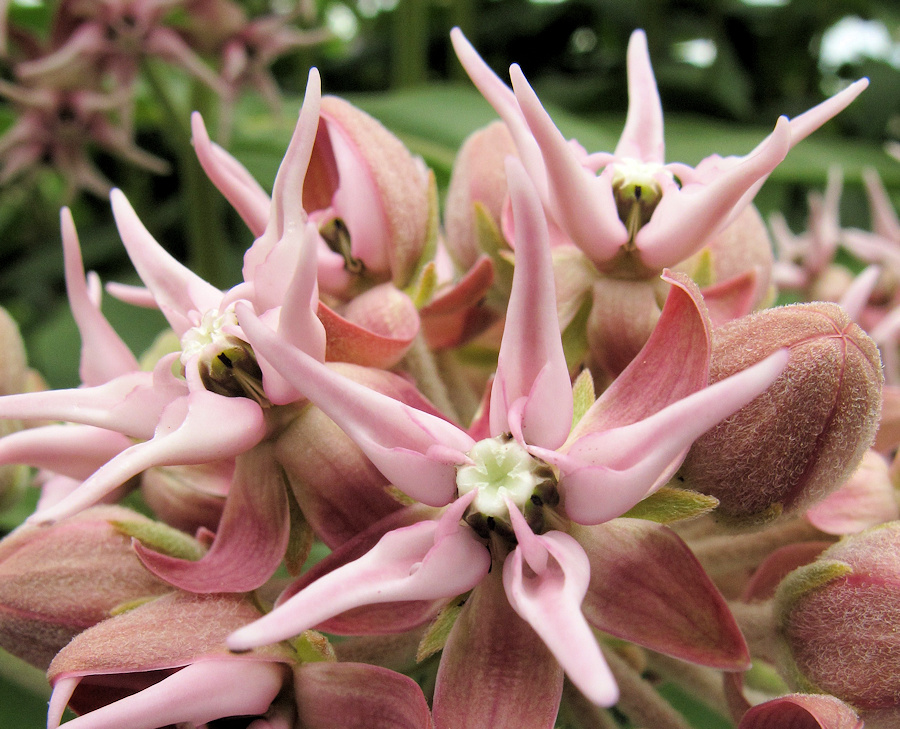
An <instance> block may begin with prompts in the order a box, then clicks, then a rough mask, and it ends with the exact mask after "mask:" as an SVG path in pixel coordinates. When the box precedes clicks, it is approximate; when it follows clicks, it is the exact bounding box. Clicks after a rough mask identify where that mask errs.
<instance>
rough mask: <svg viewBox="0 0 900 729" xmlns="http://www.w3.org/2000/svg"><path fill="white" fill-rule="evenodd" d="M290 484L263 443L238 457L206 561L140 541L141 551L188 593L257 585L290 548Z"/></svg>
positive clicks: (157, 570)
mask: <svg viewBox="0 0 900 729" xmlns="http://www.w3.org/2000/svg"><path fill="white" fill-rule="evenodd" d="M286 486H287V484H285V482H284V477H283V476H282V473H281V467H280V466H279V465H278V463H276V461H275V459H274V456H273V453H272V447H271V446H265V445H260V446H257V447H256V448H255V449H254V450H251V451H249V452H247V453H244V454H242V455H241V456H238V458H237V463H236V469H235V474H234V478H233V480H232V482H231V488H230V490H229V491H228V496H227V497H226V500H225V510H224V512H223V513H222V519H221V521H220V522H219V526H218V528H217V529H216V538H215V541H213V544H212V547H211V548H210V550H209V551H208V552H207V553H206V554H205V555H204V556H203V557H202V558H201V559H200V560H198V561H196V562H192V561H190V560H186V559H176V558H175V557H170V556H168V555H164V554H160V553H158V552H154V551H152V550H150V549H148V548H147V547H145V546H144V545H143V544H141V543H140V542H136V543H135V545H134V548H135V551H136V552H137V554H138V557H140V558H141V561H142V562H143V563H144V566H145V567H146V568H147V569H148V570H150V572H152V573H153V574H154V575H156V576H157V577H159V578H160V579H162V580H164V581H166V582H168V583H169V584H170V585H174V586H175V587H178V588H179V589H182V590H186V591H188V592H193V593H210V592H250V591H251V590H255V589H256V588H258V587H260V586H261V585H262V584H263V583H264V582H265V581H266V580H268V579H269V578H270V577H271V576H272V574H273V573H274V572H275V570H276V569H277V568H278V565H279V564H281V560H282V558H283V557H284V554H285V551H286V550H287V545H288V537H289V536H290V526H291V524H290V513H289V510H288V500H287V493H286V491H285V488H286Z"/></svg>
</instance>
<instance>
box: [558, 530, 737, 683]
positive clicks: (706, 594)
mask: <svg viewBox="0 0 900 729" xmlns="http://www.w3.org/2000/svg"><path fill="white" fill-rule="evenodd" d="M572 536H573V537H575V539H577V540H578V543H579V544H580V545H581V546H582V548H583V549H584V551H585V553H586V554H587V558H588V560H589V561H590V584H589V586H588V588H587V596H586V597H585V600H584V604H583V606H582V607H583V610H584V614H585V616H586V617H587V620H588V621H589V622H590V623H591V625H593V626H595V627H597V628H599V629H600V630H602V631H604V632H607V633H610V634H612V635H614V636H616V637H618V638H622V639H624V640H628V641H631V642H633V643H637V644H638V645H642V646H644V647H646V648H649V649H651V650H654V651H659V652H660V653H665V654H666V655H670V656H675V657H676V658H681V659H683V660H685V661H690V662H692V663H699V664H701V665H706V666H712V667H714V668H720V669H724V670H739V669H746V668H747V666H748V664H749V660H750V658H749V655H748V653H747V646H746V644H745V643H744V639H743V637H742V636H741V631H740V630H739V629H738V627H737V624H736V623H735V621H734V618H733V617H732V616H731V613H730V612H729V610H728V606H727V604H726V602H725V600H724V598H723V597H722V595H721V594H720V593H719V591H718V590H717V589H716V588H715V586H714V585H713V583H712V581H711V580H710V579H709V577H708V576H707V574H706V573H705V572H704V571H703V568H702V567H701V566H700V563H699V562H698V561H697V559H696V557H694V555H693V553H692V552H691V550H690V549H689V548H688V547H687V545H686V544H685V543H684V542H683V541H682V540H681V539H680V538H679V537H678V536H677V535H676V534H675V533H674V532H673V531H672V530H671V529H669V528H668V527H665V526H663V525H661V524H654V523H653V522H649V521H644V520H641V519H615V520H613V521H610V522H607V523H606V524H601V525H599V526H592V527H575V528H574V529H573V530H572Z"/></svg>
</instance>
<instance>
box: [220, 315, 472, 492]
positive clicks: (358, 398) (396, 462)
mask: <svg viewBox="0 0 900 729" xmlns="http://www.w3.org/2000/svg"><path fill="white" fill-rule="evenodd" d="M237 314H238V319H239V321H240V323H241V327H242V329H243V330H244V332H245V333H246V334H247V337H248V339H249V340H250V343H251V344H252V345H253V348H254V351H257V352H259V354H260V356H262V357H264V358H266V359H267V360H268V361H269V362H270V363H271V364H272V366H273V367H274V368H275V369H277V370H278V371H279V372H281V374H282V375H283V376H284V377H285V379H287V381H288V382H290V383H291V384H292V385H294V387H296V388H297V389H298V390H299V391H301V392H303V393H304V394H305V395H306V396H307V397H309V399H310V400H311V401H312V402H313V403H315V404H316V405H317V406H318V407H319V408H320V409H321V410H322V411H323V412H324V413H325V414H326V415H328V417H330V418H331V419H332V420H334V422H335V423H337V424H338V425H339V426H340V428H341V429H342V430H343V431H344V432H345V433H347V435H349V436H350V437H351V438H352V439H353V440H354V442H355V443H356V444H357V445H358V446H359V447H360V448H361V449H362V450H363V452H364V453H365V454H366V455H367V456H368V457H369V458H370V459H371V460H372V462H373V463H374V464H375V466H376V467H377V468H378V470H379V471H381V472H382V473H383V474H384V475H385V476H386V477H387V478H388V480H389V481H390V482H391V483H393V484H394V485H395V486H396V487H397V488H399V489H400V490H401V491H403V492H404V493H406V494H408V495H409V496H411V497H412V498H414V499H416V500H418V501H421V502H423V503H425V504H428V505H430V506H444V505H445V504H448V503H450V501H451V500H452V499H453V498H454V496H455V495H456V464H457V463H461V462H463V461H464V459H465V456H464V455H463V454H465V453H466V452H468V451H469V450H471V448H472V446H473V445H475V441H473V440H472V439H471V438H470V437H469V436H468V435H467V434H466V433H465V432H464V431H462V430H460V429H459V428H457V427H456V426H455V425H453V424H452V423H449V422H447V421H446V420H442V419H441V418H438V417H436V416H434V415H430V414H428V413H425V412H422V411H421V410H417V409H415V408H411V407H409V406H408V405H405V404H403V403H401V402H398V401H397V400H394V399H393V398H390V397H387V396H386V395H382V394H381V393H378V392H375V391H374V390H370V389H369V388H367V387H364V386H363V385H359V384H357V383H355V382H353V381H351V380H349V379H347V378H345V377H342V376H341V375H339V374H337V373H335V372H332V371H331V370H330V369H328V368H327V367H326V366H325V365H323V364H322V363H320V362H317V361H316V360H314V359H313V358H312V357H310V356H309V355H307V354H306V353H304V352H302V351H300V350H298V349H295V348H291V347H289V346H288V345H287V344H286V343H284V342H282V341H281V340H280V339H279V337H278V336H277V335H276V334H275V332H273V331H272V330H271V329H269V328H267V327H266V326H265V325H264V324H263V323H262V322H260V321H259V319H258V318H257V317H256V316H254V315H253V313H252V312H251V311H250V310H249V307H247V306H245V305H240V304H239V305H238V307H237ZM438 447H440V449H441V451H442V453H441V455H440V456H437V457H430V456H429V451H432V452H433V449H435V448H438ZM447 448H449V449H452V450H454V451H456V452H458V454H459V455H458V459H457V460H455V461H453V462H451V461H448V460H447V459H446V455H445V454H446V451H445V450H444V449H447Z"/></svg>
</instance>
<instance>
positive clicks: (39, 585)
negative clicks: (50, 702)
mask: <svg viewBox="0 0 900 729" xmlns="http://www.w3.org/2000/svg"><path fill="white" fill-rule="evenodd" d="M110 521H128V522H135V521H136V522H150V520H149V519H147V518H146V517H143V516H141V515H140V514H136V513H134V512H132V511H130V510H128V509H124V508H122V507H118V506H98V507H94V508H92V509H88V510H86V511H83V512H82V513H80V514H78V515H77V516H74V517H72V518H70V519H66V520H64V521H61V522H58V523H56V524H51V525H49V526H30V525H26V526H23V527H20V528H19V529H17V530H16V531H15V532H13V533H12V534H10V535H9V536H8V537H7V538H6V539H4V540H3V541H2V542H0V645H2V646H3V648H5V649H6V650H8V651H9V652H10V653H12V654H13V655H16V656H19V657H20V658H22V659H24V660H26V661H28V662H29V663H31V664H32V665H34V666H37V667H39V668H47V666H48V665H49V664H50V661H51V660H52V658H53V656H54V655H55V654H56V653H57V652H58V651H59V650H60V649H61V648H62V647H63V646H65V645H66V644H67V643H68V642H69V641H70V640H71V639H72V638H73V637H74V636H75V635H78V634H79V633H80V632H81V631H83V630H85V629H86V628H88V627H90V626H92V625H94V624H96V623H98V622H100V621H101V620H105V619H106V618H108V617H109V616H110V611H111V610H112V609H113V608H115V607H117V606H119V605H122V604H123V603H127V602H131V601H133V600H137V599H140V598H144V597H149V596H154V595H162V594H163V593H165V592H168V591H170V590H171V588H170V587H169V586H168V585H166V584H164V583H162V582H160V581H159V580H157V579H156V578H155V577H154V576H153V575H151V574H150V573H149V572H147V570H146V569H144V567H143V565H141V563H140V561H139V560H138V558H137V556H136V555H135V553H134V551H133V550H132V548H131V539H130V538H129V537H126V536H125V535H124V534H121V533H120V532H118V531H117V530H116V529H115V528H114V527H113V526H112V525H111V524H110Z"/></svg>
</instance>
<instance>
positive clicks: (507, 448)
mask: <svg viewBox="0 0 900 729" xmlns="http://www.w3.org/2000/svg"><path fill="white" fill-rule="evenodd" d="M467 455H468V456H469V458H470V459H472V461H474V463H473V464H472V465H466V466H460V467H459V469H458V470H457V472H456V485H457V488H458V490H459V495H460V496H464V495H465V494H467V493H469V492H470V491H472V490H473V489H476V488H477V489H478V496H476V497H475V501H473V502H472V509H474V510H475V511H478V512H480V513H482V514H484V515H485V516H493V517H498V518H505V517H507V516H508V510H507V508H506V502H505V501H504V500H503V497H504V496H506V497H507V498H509V499H510V501H512V502H513V503H514V504H515V505H516V506H517V507H519V509H520V510H523V509H524V507H525V504H526V503H527V502H528V500H529V499H530V498H531V495H532V494H533V493H534V490H535V487H536V486H537V485H538V484H539V483H541V482H543V481H544V480H545V479H546V474H545V473H544V474H540V473H539V472H540V471H541V470H545V469H546V466H545V465H544V464H542V463H541V462H540V461H538V460H537V459H535V458H534V457H533V456H532V455H531V454H530V453H528V451H526V450H525V449H524V448H523V447H522V446H521V445H519V444H518V443H517V442H516V441H515V440H513V439H511V438H509V437H508V436H498V437H496V438H486V439H485V440H481V441H479V442H478V443H476V444H475V447H474V448H472V450H470V451H469V453H468V454H467Z"/></svg>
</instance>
